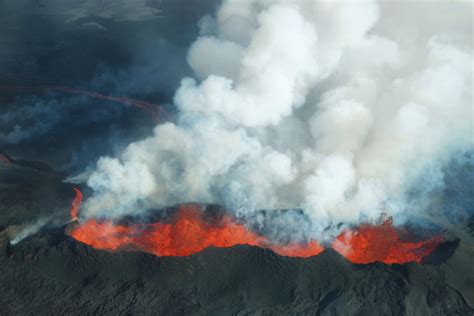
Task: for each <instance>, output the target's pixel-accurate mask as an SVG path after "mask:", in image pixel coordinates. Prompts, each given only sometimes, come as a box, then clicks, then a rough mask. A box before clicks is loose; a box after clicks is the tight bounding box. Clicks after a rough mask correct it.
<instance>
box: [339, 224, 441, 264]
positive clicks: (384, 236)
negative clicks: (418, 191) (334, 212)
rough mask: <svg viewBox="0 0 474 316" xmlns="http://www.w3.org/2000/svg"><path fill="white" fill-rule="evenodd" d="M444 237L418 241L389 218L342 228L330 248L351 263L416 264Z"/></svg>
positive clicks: (438, 236)
mask: <svg viewBox="0 0 474 316" xmlns="http://www.w3.org/2000/svg"><path fill="white" fill-rule="evenodd" d="M414 240H416V241H414ZM443 240H444V239H443V237H442V236H441V235H437V236H433V237H430V238H425V239H423V240H417V239H416V238H415V236H413V235H412V234H411V233H410V232H409V231H407V230H406V229H403V228H397V227H394V226H393V225H392V220H391V219H389V220H386V221H384V222H383V223H382V224H381V225H369V224H364V225H361V226H359V227H358V228H356V229H348V230H345V231H343V232H342V233H341V234H340V235H339V236H338V237H337V238H336V239H335V240H334V242H333V243H332V248H333V249H334V250H336V251H337V252H339V253H340V254H342V255H343V256H344V257H346V258H347V259H348V260H350V261H352V262H353V263H359V264H367V263H372V262H383V263H386V264H395V263H398V264H401V263H407V262H418V263H419V262H421V261H422V259H423V258H424V257H426V256H427V255H429V254H430V253H431V252H433V251H434V250H435V249H436V248H437V247H438V246H439V244H440V243H442V242H443Z"/></svg>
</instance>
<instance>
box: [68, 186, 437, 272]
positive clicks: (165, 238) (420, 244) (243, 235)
mask: <svg viewBox="0 0 474 316" xmlns="http://www.w3.org/2000/svg"><path fill="white" fill-rule="evenodd" d="M75 191H76V198H75V199H74V201H73V204H72V207H71V218H72V219H77V215H78V211H79V209H80V206H81V201H82V193H81V192H80V191H79V190H78V189H75ZM69 234H70V235H71V236H72V237H73V238H74V239H76V240H78V241H80V242H82V243H85V244H87V245H89V246H92V247H94V248H96V249H103V250H109V251H126V250H138V251H143V252H148V253H151V254H154V255H157V256H188V255H191V254H194V253H197V252H199V251H202V250H204V249H205V248H208V247H218V248H227V247H232V246H235V245H250V246H256V247H261V248H268V249H271V250H272V251H274V252H275V253H277V254H279V255H281V256H288V257H305V258H307V257H313V256H317V255H318V254H320V253H321V252H323V251H324V248H323V246H321V245H320V244H319V243H318V242H317V241H314V240H312V241H310V242H308V243H292V244H286V245H283V244H277V243H275V242H272V241H271V240H269V239H268V238H266V237H264V236H260V235H258V234H257V233H255V232H253V231H251V230H249V229H248V228H247V227H246V226H245V225H243V224H241V223H239V222H238V221H237V220H235V219H234V218H233V217H231V216H230V215H228V214H223V215H221V216H219V217H217V218H212V219H206V218H205V216H204V213H203V212H202V210H201V206H200V205H199V204H184V205H181V206H180V208H179V209H178V210H177V212H176V213H175V214H174V216H172V218H171V219H170V220H169V221H166V222H157V223H145V224H116V223H113V222H111V221H98V220H96V219H89V220H87V221H85V222H83V223H79V224H78V225H77V226H75V227H74V228H72V230H71V231H70V233H69ZM413 240H415V238H414V236H412V235H411V234H410V233H409V232H408V231H407V230H404V229H402V228H395V227H393V226H392V221H391V220H387V221H385V222H383V223H382V224H381V225H377V226H376V225H368V224H365V225H361V226H360V227H358V228H357V229H354V230H346V231H344V232H343V233H342V234H341V235H339V236H338V237H337V238H336V239H335V240H334V242H333V244H332V247H333V248H334V249H335V250H336V251H338V252H339V253H341V254H342V255H343V256H345V257H346V258H347V259H348V260H350V261H352V262H354V263H362V264H366V263H371V262H376V261H380V262H384V263H386V264H393V263H406V262H421V260H422V259H423V257H425V256H426V255H428V254H429V253H431V252H432V251H433V250H435V249H436V248H437V247H438V245H439V244H440V243H441V242H442V241H443V238H442V237H441V236H435V237H431V238H429V239H425V240H422V241H413Z"/></svg>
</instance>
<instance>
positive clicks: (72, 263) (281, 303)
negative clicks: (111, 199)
mask: <svg viewBox="0 0 474 316" xmlns="http://www.w3.org/2000/svg"><path fill="white" fill-rule="evenodd" d="M8 168H9V169H3V170H2V172H1V173H0V180H1V181H0V184H1V185H2V186H1V187H0V189H1V190H0V227H2V228H5V229H4V230H3V231H2V232H0V315H29V314H35V315H46V314H47V315H50V314H55V315H64V314H113V315H116V314H139V315H143V314H153V315H157V314H164V315H182V314H199V315H209V314H211V315H227V314H240V315H246V314H283V315H288V314H301V315H472V314H473V313H474V310H473V309H472V306H473V305H474V269H473V267H472V264H471V263H472V261H473V258H474V247H473V242H472V238H469V236H470V235H469V234H465V235H466V236H468V237H463V238H461V239H460V240H457V241H455V242H451V244H447V245H446V249H444V250H443V253H444V255H443V253H441V254H438V255H437V256H434V257H433V258H431V260H429V261H428V263H427V264H422V265H420V264H415V263H411V264H404V265H392V266H389V265H385V264H382V263H374V264H369V265H354V264H351V263H350V262H348V261H347V260H346V259H344V258H343V257H341V256H340V255H339V254H338V253H336V252H334V251H332V250H327V251H325V252H323V253H322V254H321V255H319V256H316V257H313V258H309V259H299V258H287V257H281V256H278V255H276V254H275V253H273V252H272V251H270V250H265V249H260V248H254V247H248V246H237V247H233V248H227V249H216V248H208V249H206V250H204V251H202V252H201V253H197V254H195V255H192V256H189V257H165V258H159V257H155V256H153V255H150V254H146V253H140V252H116V253H111V252H106V251H100V250H96V249H93V248H91V247H89V246H86V245H84V244H81V243H79V242H77V241H76V240H74V239H72V238H71V237H69V236H67V235H66V234H65V233H64V231H65V225H66V223H67V221H68V215H67V213H68V207H69V205H70V202H71V200H72V198H73V192H72V189H71V187H70V186H69V185H68V184H64V183H61V182H60V179H59V178H58V177H57V176H55V175H50V174H48V173H45V172H40V171H38V170H35V169H31V168H26V167H18V166H16V167H8ZM38 190H40V191H39V193H38ZM51 201H53V202H54V203H53V202H51ZM51 203H53V204H54V205H53V204H51ZM48 209H49V210H50V212H51V213H50V214H54V218H55V219H56V224H54V223H52V222H48V223H47V224H45V225H44V226H41V227H42V228H41V230H40V231H39V232H38V233H35V234H32V235H30V236H28V237H26V238H25V239H24V240H22V241H21V242H19V243H17V244H15V245H12V244H11V243H10V239H11V238H13V237H15V236H17V234H18V232H20V231H22V230H24V226H17V225H18V224H24V223H31V222H32V221H33V220H34V219H35V218H38V216H40V215H41V216H43V215H45V214H47V213H48ZM42 214H43V215H42ZM58 221H59V222H61V221H62V224H61V225H58V224H57V222H58Z"/></svg>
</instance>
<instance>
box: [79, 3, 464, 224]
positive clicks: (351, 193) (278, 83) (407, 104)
mask: <svg viewBox="0 0 474 316" xmlns="http://www.w3.org/2000/svg"><path fill="white" fill-rule="evenodd" d="M470 14H471V5H470V4H468V3H461V2H457V1H449V2H447V1H441V2H439V3H436V2H433V1H430V2H429V3H426V4H423V3H409V2H382V3H377V2H374V1H359V2H356V1H354V2H349V3H348V2H339V1H321V2H319V1H307V0H304V1H299V0H294V1H287V0H255V1H231V0H228V1H224V2H223V4H222V5H221V6H220V8H219V9H218V11H217V14H216V16H215V17H211V16H206V17H204V18H203V19H202V20H201V23H200V27H201V36H200V37H199V38H198V39H197V40H196V41H195V42H194V44H193V45H192V46H191V48H190V50H189V55H188V62H189V64H190V66H191V67H192V69H193V70H194V72H195V75H196V78H197V79H191V78H185V79H183V81H182V84H181V87H180V88H179V89H178V91H177V92H176V95H175V104H176V106H177V108H178V110H179V114H178V118H177V122H176V123H165V124H161V125H158V126H157V127H156V129H155V131H154V135H153V136H151V137H149V138H147V139H144V140H142V141H139V142H135V143H132V144H130V145H129V146H128V148H127V149H126V150H125V151H124V152H123V153H122V154H121V155H120V157H117V158H110V157H103V158H101V159H100V160H99V162H98V164H97V168H96V170H95V171H94V172H92V173H91V174H90V176H89V177H88V180H87V184H88V186H90V187H91V188H92V189H93V191H94V194H93V196H92V197H91V198H89V199H88V200H87V201H86V203H85V205H84V209H83V212H82V214H81V216H86V217H92V216H94V217H108V218H111V217H115V216H118V215H125V214H131V213H137V212H140V211H142V210H145V209H147V208H149V207H157V206H164V205H172V204H176V203H182V202H191V201H195V202H203V203H216V204H220V205H223V206H225V207H227V208H228V209H230V210H233V211H235V212H236V213H237V214H239V215H241V216H251V214H252V213H253V212H254V211H255V210H258V209H277V208H302V209H303V210H304V211H305V213H306V214H308V215H309V216H310V217H311V218H312V219H313V221H314V222H315V223H318V224H320V226H319V227H320V228H322V227H325V226H326V225H330V224H333V223H337V222H340V221H346V222H355V221H359V220H361V219H366V220H370V219H374V218H377V217H378V216H379V215H380V212H381V210H382V209H383V210H384V211H385V212H388V213H390V214H395V213H397V212H403V213H404V214H405V215H407V214H410V212H413V211H416V210H417V208H421V205H422V204H421V203H420V202H422V198H423V197H426V196H427V194H429V193H430V192H433V190H436V189H437V188H440V187H442V186H443V174H442V167H443V165H445V164H446V163H447V162H448V161H449V159H450V158H451V157H452V156H453V155H454V154H459V153H463V152H466V151H469V150H471V149H472V148H473V144H472V137H473V133H472V119H473V116H472V69H473V68H472V67H473V59H472V35H473V34H472V28H471V25H470V23H471V18H472V17H471V15H470ZM419 210H421V209H419ZM316 230H317V229H316Z"/></svg>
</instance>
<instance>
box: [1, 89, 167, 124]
mask: <svg viewBox="0 0 474 316" xmlns="http://www.w3.org/2000/svg"><path fill="white" fill-rule="evenodd" d="M0 90H4V91H14V92H43V91H59V92H63V93H69V94H81V95H86V96H88V97H91V98H95V99H100V100H108V101H112V102H117V103H121V104H125V105H132V106H135V107H138V108H140V109H143V110H146V111H148V112H150V113H151V114H152V115H153V116H154V117H155V118H156V119H157V120H160V119H161V118H162V117H163V116H164V117H166V116H168V113H167V112H166V111H165V110H164V109H163V107H161V106H158V105H155V104H151V103H148V102H145V101H142V100H135V99H130V98H125V97H114V96H108V95H103V94H100V93H97V92H94V91H86V90H80V89H75V88H70V87H64V86H34V87H22V86H0Z"/></svg>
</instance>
